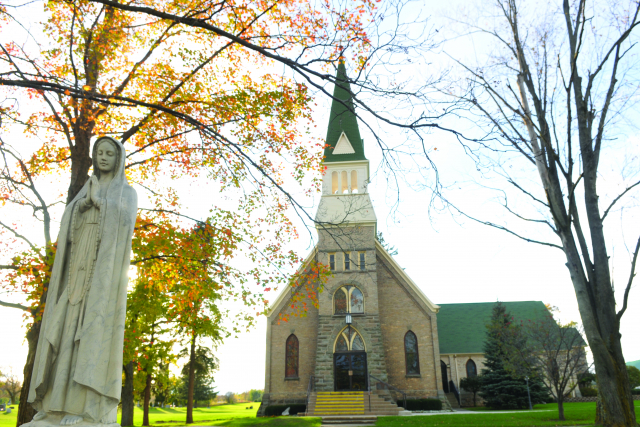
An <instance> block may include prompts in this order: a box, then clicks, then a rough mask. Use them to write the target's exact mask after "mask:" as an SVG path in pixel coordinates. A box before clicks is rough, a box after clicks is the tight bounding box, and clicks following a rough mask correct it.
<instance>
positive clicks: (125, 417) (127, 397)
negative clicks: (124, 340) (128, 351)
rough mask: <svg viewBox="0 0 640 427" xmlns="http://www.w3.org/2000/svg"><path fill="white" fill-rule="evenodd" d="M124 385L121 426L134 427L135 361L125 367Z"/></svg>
mask: <svg viewBox="0 0 640 427" xmlns="http://www.w3.org/2000/svg"><path fill="white" fill-rule="evenodd" d="M123 371H124V384H123V385H122V398H121V400H122V419H121V420H120V425H121V426H122V427H128V426H132V425H133V407H134V406H135V405H134V403H133V361H129V363H127V364H126V365H125V366H124V369H123Z"/></svg>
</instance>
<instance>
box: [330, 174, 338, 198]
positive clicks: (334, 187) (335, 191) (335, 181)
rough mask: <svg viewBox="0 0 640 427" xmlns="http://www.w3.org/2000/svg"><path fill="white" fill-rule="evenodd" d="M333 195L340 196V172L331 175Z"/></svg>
mask: <svg viewBox="0 0 640 427" xmlns="http://www.w3.org/2000/svg"><path fill="white" fill-rule="evenodd" d="M331 194H338V172H332V173H331Z"/></svg>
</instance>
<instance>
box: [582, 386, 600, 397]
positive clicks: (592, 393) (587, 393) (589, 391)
mask: <svg viewBox="0 0 640 427" xmlns="http://www.w3.org/2000/svg"><path fill="white" fill-rule="evenodd" d="M580 394H582V396H584V397H596V396H597V395H598V390H596V389H595V388H593V387H582V389H580Z"/></svg>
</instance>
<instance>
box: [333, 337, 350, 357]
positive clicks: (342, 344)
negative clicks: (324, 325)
mask: <svg viewBox="0 0 640 427" xmlns="http://www.w3.org/2000/svg"><path fill="white" fill-rule="evenodd" d="M340 351H349V346H347V340H346V339H345V338H344V337H343V336H342V335H340V336H339V337H338V342H337V343H336V353H337V352H340Z"/></svg>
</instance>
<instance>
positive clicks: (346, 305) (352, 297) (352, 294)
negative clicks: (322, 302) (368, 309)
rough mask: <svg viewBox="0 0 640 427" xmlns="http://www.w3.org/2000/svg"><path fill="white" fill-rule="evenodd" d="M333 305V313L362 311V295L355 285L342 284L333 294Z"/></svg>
mask: <svg viewBox="0 0 640 427" xmlns="http://www.w3.org/2000/svg"><path fill="white" fill-rule="evenodd" d="M333 305H334V308H333V314H345V313H364V295H362V291H360V289H358V288H356V287H355V286H351V285H347V286H343V287H342V288H340V289H338V290H337V291H336V293H335V294H334V296H333Z"/></svg>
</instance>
